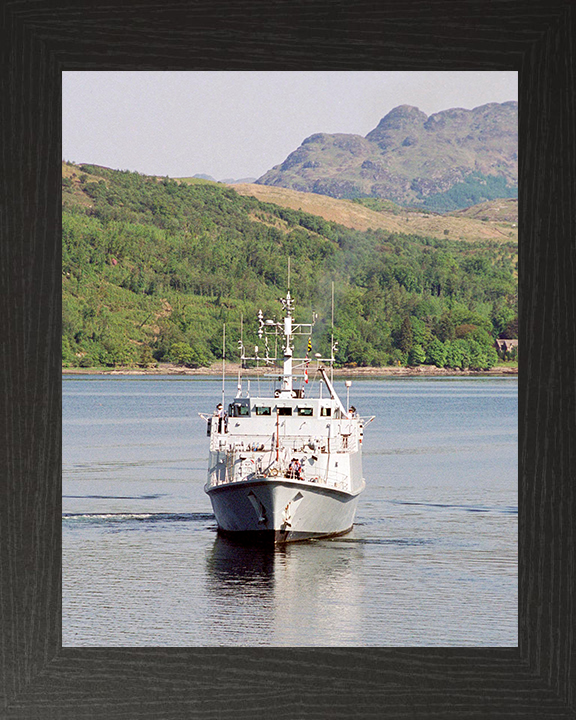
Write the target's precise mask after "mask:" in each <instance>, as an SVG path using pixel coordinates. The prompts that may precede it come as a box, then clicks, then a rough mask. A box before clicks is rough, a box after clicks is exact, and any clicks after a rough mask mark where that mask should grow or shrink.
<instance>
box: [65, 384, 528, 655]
mask: <svg viewBox="0 0 576 720" xmlns="http://www.w3.org/2000/svg"><path fill="white" fill-rule="evenodd" d="M335 384H336V388H337V390H338V392H339V393H340V394H341V397H342V398H345V397H346V390H345V388H344V383H343V382H336V383H335ZM517 388H518V386H517V381H516V379H510V378H439V379H436V378H434V379H420V378H410V379H396V378H393V379H392V378H391V379H366V380H364V379H362V380H360V379H359V380H355V381H354V382H353V384H352V388H351V395H350V402H351V403H353V404H354V405H355V406H356V408H357V409H358V411H359V413H360V414H361V415H376V419H375V420H374V422H373V423H371V424H370V425H369V426H368V427H367V429H366V432H365V441H364V476H365V478H366V481H367V488H366V491H365V492H364V493H363V495H362V496H361V499H360V503H359V506H358V513H357V516H356V525H355V527H354V530H353V532H352V533H350V534H349V535H347V536H345V537H341V538H335V539H332V540H320V541H314V542H308V543H302V544H294V545H288V546H286V547H285V548H284V549H276V550H272V549H265V548H259V547H246V546H242V545H237V544H235V543H233V542H230V541H227V540H225V539H223V538H221V537H219V536H218V535H217V533H216V524H215V521H214V518H213V515H212V512H211V506H210V501H209V499H208V496H207V495H206V494H205V493H204V491H203V485H204V482H205V480H206V467H207V455H208V438H207V437H206V432H205V423H204V421H202V420H201V418H200V417H199V416H198V412H211V411H212V410H213V409H214V407H215V405H216V403H217V402H219V400H220V398H221V380H217V379H214V378H201V377H196V376H192V377H191V376H187V377H176V378H175V377H173V376H171V377H157V376H155V377H142V376H139V377H125V376H124V377H123V376H116V377H110V376H107V377H103V376H65V377H64V378H63V461H64V471H63V573H64V574H63V644H64V646H68V647H74V646H90V647H102V646H123V647H132V646H311V647H320V646H342V647H343V646H379V647H385V646H498V647H504V646H517V637H518V620H517V617H518V615H517V606H518V592H517V521H518V505H517V404H518V403H517V401H518V393H517ZM256 389H257V388H256V385H255V384H253V388H252V390H253V394H256V392H255V391H256ZM234 391H235V382H232V381H230V382H229V383H228V385H227V399H229V398H230V396H231V394H232V393H234Z"/></svg>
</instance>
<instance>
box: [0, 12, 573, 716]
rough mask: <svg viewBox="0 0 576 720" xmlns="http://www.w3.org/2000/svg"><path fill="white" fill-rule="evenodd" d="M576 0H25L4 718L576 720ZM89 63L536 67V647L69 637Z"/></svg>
mask: <svg viewBox="0 0 576 720" xmlns="http://www.w3.org/2000/svg"><path fill="white" fill-rule="evenodd" d="M575 15H576V9H575V8H574V6H573V4H572V3H570V2H569V1H568V0H549V1H548V2H544V1H543V0H535V1H534V2H531V3H527V2H525V1H523V2H519V1H517V0H493V2H490V3H489V4H488V3H485V4H482V3H476V2H471V1H469V2H457V3H454V2H447V1H445V0H441V1H434V0H428V1H424V0H404V1H403V2H402V3H396V2H382V3H367V2H363V1H362V0H361V1H360V2H357V3H344V2H342V0H335V1H333V2H327V1H325V2H323V3H319V2H315V3H313V4H311V3H305V2H302V0H296V2H285V1H279V0H272V1H271V2H264V0H251V2H250V3H249V4H245V3H242V4H240V3H234V2H232V1H231V0H216V1H215V2H208V1H207V0H202V1H195V0H192V1H191V2H187V1H186V0H165V2H162V1H161V0H141V1H140V2H132V3H129V2H123V3H109V4H108V3H107V2H106V1H105V2H103V3H96V2H90V1H88V0H75V1H72V0H61V2H57V3H51V4H49V3H47V2H43V1H42V0H12V1H10V0H9V1H8V2H6V3H4V5H3V8H2V11H1V16H0V17H1V22H2V32H3V34H2V43H1V44H0V53H1V57H2V61H1V65H0V67H1V71H2V80H1V86H0V87H1V92H0V134H1V144H0V163H1V168H2V169H1V173H0V175H1V177H0V235H1V240H0V259H1V273H0V283H1V285H0V287H1V293H0V297H1V298H2V307H1V315H0V317H1V318H2V324H1V327H2V331H1V333H0V337H1V339H2V347H3V350H4V352H3V357H2V400H3V402H2V406H3V407H2V412H1V413H0V446H2V448H3V452H2V457H3V463H2V471H1V472H2V481H1V485H0V487H1V488H2V490H1V501H0V557H1V565H0V572H1V574H0V622H1V637H0V717H1V718H9V719H10V720H12V719H14V720H15V719H17V718H18V719H20V718H21V719H22V720H24V719H25V720H33V719H35V718H38V719H42V720H44V719H45V718H54V719H55V720H62V719H66V720H67V719H68V718H70V719H71V720H72V719H73V720H82V719H83V718H106V719H107V720H114V719H116V718H118V719H119V720H120V719H122V720H124V719H126V718H138V719H146V718H150V719H151V720H152V719H153V720H158V719H161V720H177V719H178V720H179V719H180V718H182V719H184V718H201V719H202V720H205V719H206V720H208V719H210V720H212V719H214V720H216V719H218V720H228V719H230V720H231V719H232V718H234V720H243V719H246V720H253V719H257V718H258V719H259V718H262V719H267V718H273V719H278V720H281V719H283V718H286V719H290V720H300V719H301V720H317V719H318V718H331V719H333V720H338V719H339V718H346V719H347V720H348V718H362V719H364V718H366V719H368V718H435V719H438V720H444V719H451V718H453V719H454V720H462V719H464V718H508V717H509V718H574V717H576V709H575V698H574V690H575V685H576V682H575V680H576V677H575V663H574V654H575V647H576V643H575V638H574V615H575V607H574V591H573V585H574V582H575V578H574V567H575V548H574V518H575V517H576V508H575V503H574V482H573V476H574V474H575V470H574V467H575V462H574V461H575V457H574V445H575V442H576V440H575V439H576V432H575V423H576V412H575V411H576V403H575V400H576V397H575V395H576V383H575V382H574V378H573V371H574V365H575V363H574V354H575V352H576V339H575V337H574V334H575V333H574V325H575V323H574V320H575V313H574V308H575V302H576V300H575V298H574V295H573V290H572V288H573V277H574V274H575V273H574V269H575V263H576V256H575V248H574V245H575V242H576V240H575V238H576V232H575V228H574V225H575V223H576V213H575V207H574V206H575V201H574V189H575V183H574V174H575V172H576V157H575V155H576V143H575V128H576V123H575V121H574V118H575V117H576V114H575V110H576V97H575V90H576V88H575V82H574V79H575V72H576V71H575V70H574V68H575V67H576V57H575V53H574V42H575V40H574V29H575ZM73 69H78V70H100V71H106V70H135V69H138V70H143V69H147V70H164V69H165V70H202V69H205V70H517V71H518V72H519V83H520V101H519V107H520V148H521V156H520V198H519V201H520V250H519V253H520V337H521V340H522V355H521V358H520V414H519V426H520V446H519V453H520V467H521V472H520V506H519V510H520V512H519V520H520V532H519V546H520V560H519V584H520V602H519V615H520V624H519V638H520V639H519V647H518V648H517V649H516V648H513V649H511V648H501V649H498V648H492V649H485V648H484V649H480V648H477V649H476V648H466V649H458V648H381V649H378V648H371V649H367V648H366V649H362V648H356V649H347V648H322V649H310V648H309V649H295V648H284V649H280V648H268V649H257V648H210V649H208V648H188V649H186V648H142V649H140V648H125V649H122V648H114V649H111V648H100V649H98V648H95V649H85V648H82V649H80V648H78V649H75V648H62V647H61V529H60V520H61V518H60V509H61V453H60V443H61V413H60V409H61V367H60V359H61V355H60V353H61V344H60V335H61V296H60V292H61V290H60V272H61V270H60V267H59V266H60V258H61V250H60V247H61V245H60V242H61V239H60V227H61V220H60V162H61V157H60V156H61V146H60V137H61V73H62V71H64V70H73ZM88 111H89V109H87V112H88ZM87 582H89V579H87Z"/></svg>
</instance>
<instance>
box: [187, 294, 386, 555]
mask: <svg viewBox="0 0 576 720" xmlns="http://www.w3.org/2000/svg"><path fill="white" fill-rule="evenodd" d="M281 303H282V306H283V317H282V319H281V320H280V321H276V319H275V318H274V319H264V317H263V314H262V311H260V312H259V313H258V324H259V327H258V337H259V342H260V341H262V339H264V343H265V356H264V357H262V356H261V355H260V352H262V351H259V349H258V346H254V355H251V356H248V355H246V350H245V347H244V343H243V340H242V339H241V340H240V341H239V345H240V355H241V363H242V367H246V366H247V363H248V361H254V360H256V361H258V360H262V361H264V363H265V364H266V365H268V366H269V367H270V369H274V368H275V372H272V373H270V375H271V377H272V378H273V380H272V387H271V390H270V391H269V392H268V393H262V394H261V393H260V392H256V393H253V392H251V391H250V381H248V388H247V389H243V382H242V377H241V374H239V377H238V385H237V392H236V397H234V399H233V400H232V401H231V402H230V403H229V404H228V406H227V407H225V406H224V405H225V403H224V390H223V392H222V402H221V403H219V404H218V406H217V409H216V411H215V412H214V413H213V414H208V413H200V415H201V417H202V418H203V419H204V420H205V421H206V423H207V434H208V436H209V438H210V452H209V462H208V480H207V483H206V485H205V487H204V489H205V491H206V493H207V494H208V496H209V498H210V501H211V503H212V508H213V510H214V515H215V517H216V522H217V525H218V530H219V532H220V533H222V534H224V535H227V536H230V537H234V538H236V539H238V540H247V539H250V540H257V541H259V540H263V541H265V542H268V541H269V542H271V543H274V544H277V545H278V544H284V543H289V542H295V541H301V540H310V539H313V538H321V537H330V536H336V535H344V534H346V533H348V532H349V531H350V530H352V527H353V524H354V517H355V514H356V507H357V505H358V499H359V497H360V494H361V493H362V491H363V490H364V488H365V480H364V478H363V477H362V442H363V435H364V427H365V426H366V425H367V424H368V423H369V422H371V420H373V416H372V417H360V416H359V415H358V413H357V412H356V410H355V408H349V407H347V406H345V405H344V404H343V403H342V401H341V400H340V398H339V397H338V395H337V393H336V390H335V389H334V384H333V365H334V354H335V350H336V347H337V343H336V344H335V343H334V339H333V336H332V343H331V352H330V357H329V358H322V357H320V355H319V354H315V355H314V356H312V357H309V353H310V350H311V347H312V345H311V336H312V329H313V325H314V323H315V321H316V319H317V315H316V314H315V313H314V314H313V316H312V322H311V323H296V322H295V320H294V301H293V299H292V298H291V296H290V291H289V290H288V292H287V294H286V297H284V298H282V299H281ZM298 335H308V351H307V352H306V355H305V357H301V358H295V357H294V356H293V353H294V338H295V337H296V336H298ZM270 336H273V339H274V345H275V348H276V349H278V348H279V347H281V350H282V365H281V367H280V364H279V362H280V357H279V356H278V357H272V356H271V353H270V343H269V340H270ZM276 354H278V355H279V353H277V351H274V352H273V353H272V355H276ZM224 355H225V353H224ZM310 375H313V376H314V382H312V383H309V379H310ZM223 383H224V371H223ZM253 384H255V383H254V382H253ZM259 384H260V383H259V382H258V385H259ZM310 385H311V386H312V387H313V388H314V390H315V392H313V393H312V392H311V395H312V394H315V397H312V396H310V397H308V388H309V386H310ZM350 385H351V382H350V381H347V382H346V387H347V403H348V399H349V395H348V394H349V387H350Z"/></svg>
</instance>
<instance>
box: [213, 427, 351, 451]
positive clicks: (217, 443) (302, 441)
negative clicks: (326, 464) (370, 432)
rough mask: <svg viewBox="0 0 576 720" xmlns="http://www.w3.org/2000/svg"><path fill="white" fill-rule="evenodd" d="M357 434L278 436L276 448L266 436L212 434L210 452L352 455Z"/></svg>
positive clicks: (273, 439) (273, 438)
mask: <svg viewBox="0 0 576 720" xmlns="http://www.w3.org/2000/svg"><path fill="white" fill-rule="evenodd" d="M358 447H359V436H358V433H356V432H353V433H350V434H338V435H334V436H333V437H331V438H327V437H322V438H318V439H311V438H310V436H309V435H284V436H282V435H281V436H280V441H279V443H278V446H277V445H276V439H275V437H274V436H270V435H269V434H266V435H254V434H249V435H236V434H235V435H224V434H222V433H212V436H211V438H210V450H211V451H212V452H231V451H234V450H238V451H239V452H265V453H266V452H271V451H275V450H276V449H278V450H279V451H288V452H294V453H302V452H304V453H310V452H312V453H320V454H322V455H324V454H327V453H328V454H329V453H354V452H357V451H358Z"/></svg>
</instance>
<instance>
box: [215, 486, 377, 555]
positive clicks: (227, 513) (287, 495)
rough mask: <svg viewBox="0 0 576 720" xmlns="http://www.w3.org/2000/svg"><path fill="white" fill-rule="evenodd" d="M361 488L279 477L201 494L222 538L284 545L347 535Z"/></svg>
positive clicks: (220, 488) (352, 521) (220, 487)
mask: <svg viewBox="0 0 576 720" xmlns="http://www.w3.org/2000/svg"><path fill="white" fill-rule="evenodd" d="M363 489H364V482H362V486H361V487H360V488H359V490H358V491H357V492H355V493H349V492H345V491H342V490H336V489H334V488H329V487H325V486H322V485H314V484H313V483H309V482H305V481H298V480H289V479H286V478H281V479H260V480H258V479H256V480H250V481H240V482H234V483H227V484H224V485H219V486H215V487H207V488H206V491H207V493H208V496H209V498H210V501H211V503H212V508H213V510H214V515H215V517H216V522H217V523H218V529H219V531H220V532H221V533H222V534H224V535H227V536H229V537H234V538H236V539H238V540H242V539H247V540H250V541H252V540H257V541H263V542H270V543H274V544H283V543H289V542H298V541H302V540H310V539H314V538H322V537H331V536H335V535H344V534H345V533H347V532H349V531H350V530H351V529H352V526H353V524H354V516H355V514H356V506H357V504H358V498H359V496H360V493H361V492H362V490H363Z"/></svg>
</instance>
